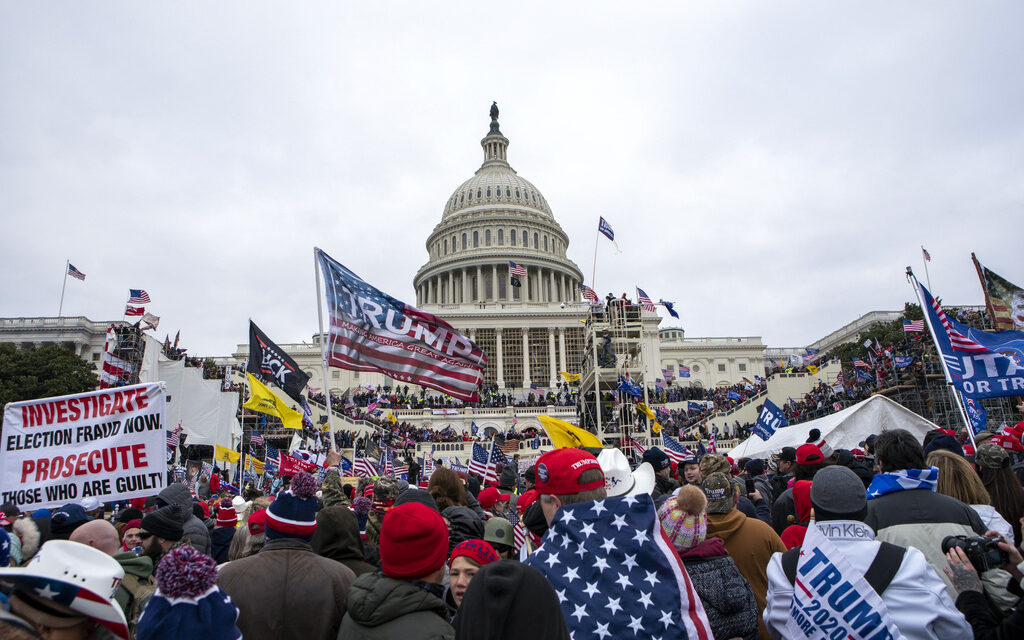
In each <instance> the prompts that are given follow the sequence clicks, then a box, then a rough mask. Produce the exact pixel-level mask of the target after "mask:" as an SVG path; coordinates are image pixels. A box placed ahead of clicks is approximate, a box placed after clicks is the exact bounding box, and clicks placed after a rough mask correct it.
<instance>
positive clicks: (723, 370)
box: [718, 364, 725, 373]
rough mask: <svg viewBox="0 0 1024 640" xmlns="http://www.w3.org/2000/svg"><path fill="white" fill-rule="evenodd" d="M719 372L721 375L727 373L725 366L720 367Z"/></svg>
mask: <svg viewBox="0 0 1024 640" xmlns="http://www.w3.org/2000/svg"><path fill="white" fill-rule="evenodd" d="M718 372H719V373H725V365H724V364H720V365H718Z"/></svg>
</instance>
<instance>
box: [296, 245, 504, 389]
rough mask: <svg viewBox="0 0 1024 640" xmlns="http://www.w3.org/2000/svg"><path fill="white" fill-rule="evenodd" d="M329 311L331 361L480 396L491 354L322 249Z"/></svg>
mask: <svg viewBox="0 0 1024 640" xmlns="http://www.w3.org/2000/svg"><path fill="white" fill-rule="evenodd" d="M316 258H317V261H318V262H319V264H320V268H321V271H322V272H323V276H324V294H325V297H326V302H327V309H328V311H329V313H330V320H331V330H330V345H329V348H330V350H329V351H328V354H327V364H328V365H330V366H332V367H339V368H342V369H349V370H351V371H375V372H378V373H383V374H385V375H387V376H390V377H391V378H394V379H395V380H400V381H402V382H406V383H410V384H413V383H414V384H418V385H420V386H424V387H428V388H430V389H436V390H437V391H441V392H442V393H447V394H449V395H451V396H453V397H455V398H458V399H459V400H463V401H471V402H472V401H476V400H478V399H479V393H478V391H479V388H480V383H481V382H483V378H484V366H485V365H486V364H487V356H486V355H484V352H483V350H482V349H480V347H478V346H477V345H476V344H474V343H473V342H472V341H471V340H470V339H469V338H467V337H466V336H464V335H463V334H461V333H459V332H458V331H457V330H455V328H453V327H452V326H451V325H450V324H448V323H447V322H445V321H444V320H442V319H441V318H439V317H437V316H434V315H431V314H429V313H425V312H423V311H420V310H419V309H417V308H415V307H413V306H411V305H408V304H406V303H404V302H402V301H401V300H397V299H395V298H393V297H391V296H389V295H388V294H386V293H384V292H383V291H381V290H379V289H377V288H376V287H374V286H372V285H370V284H369V283H368V282H366V281H365V280H363V279H362V278H360V277H359V276H357V275H356V274H355V273H353V272H352V271H350V270H349V269H347V268H345V267H344V266H343V265H342V264H341V263H339V262H337V261H335V260H334V259H333V258H331V257H330V256H328V255H327V254H326V253H324V252H323V251H321V250H320V249H317V250H316Z"/></svg>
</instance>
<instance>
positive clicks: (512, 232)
mask: <svg viewBox="0 0 1024 640" xmlns="http://www.w3.org/2000/svg"><path fill="white" fill-rule="evenodd" d="M508 239H509V240H511V241H512V246H513V247H514V246H516V230H515V229H509V230H508Z"/></svg>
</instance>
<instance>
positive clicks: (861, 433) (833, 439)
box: [729, 395, 939, 460]
mask: <svg viewBox="0 0 1024 640" xmlns="http://www.w3.org/2000/svg"><path fill="white" fill-rule="evenodd" d="M938 428H939V427H938V425H936V424H935V423H933V422H931V421H929V420H925V419H924V418H922V417H921V416H919V415H917V414H916V413H914V412H913V411H911V410H910V409H907V408H906V407H904V406H903V405H901V404H899V403H897V402H893V401H892V400H890V399H889V398H886V397H885V396H882V395H874V396H871V397H870V398H868V399H867V400H864V401H863V402H858V403H857V404H855V405H853V406H852V407H847V408H845V409H843V410H842V411H839V412H837V413H833V414H832V415H830V416H825V417H824V418H818V419H817V420H811V421H810V422H803V423H801V424H796V425H792V426H789V427H782V428H781V429H779V430H777V431H776V432H775V433H774V434H773V435H772V437H771V438H768V439H767V440H762V439H761V438H758V437H757V436H750V437H749V438H747V439H746V440H744V441H743V442H741V443H740V444H738V445H737V446H736V447H735V448H734V449H733V450H732V451H730V452H729V456H730V457H731V458H732V459H733V460H738V459H740V458H766V457H768V455H769V454H771V453H778V452H779V451H780V450H782V447H799V446H800V445H802V444H804V443H805V442H807V437H808V434H809V433H810V432H811V429H818V430H819V431H821V437H822V438H824V439H825V442H827V443H828V445H829V446H830V447H832V448H833V449H853V448H856V447H857V446H859V444H860V443H861V442H863V441H864V439H865V438H867V437H868V436H869V435H871V434H872V433H881V432H883V431H891V430H893V429H906V430H907V431H909V432H910V433H912V434H914V435H915V436H917V438H918V440H922V441H923V440H924V436H925V434H926V433H928V432H929V431H931V430H932V429H938Z"/></svg>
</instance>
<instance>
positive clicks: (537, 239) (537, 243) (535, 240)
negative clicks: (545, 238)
mask: <svg viewBox="0 0 1024 640" xmlns="http://www.w3.org/2000/svg"><path fill="white" fill-rule="evenodd" d="M533 248H534V249H540V236H538V235H537V234H536V233H535V234H533Z"/></svg>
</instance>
